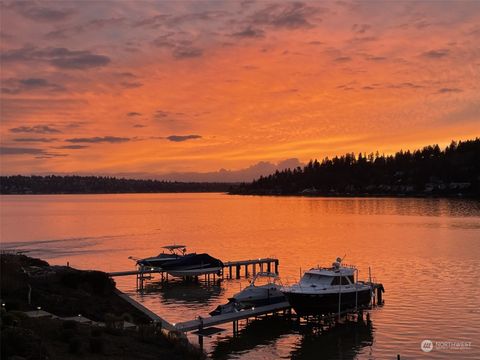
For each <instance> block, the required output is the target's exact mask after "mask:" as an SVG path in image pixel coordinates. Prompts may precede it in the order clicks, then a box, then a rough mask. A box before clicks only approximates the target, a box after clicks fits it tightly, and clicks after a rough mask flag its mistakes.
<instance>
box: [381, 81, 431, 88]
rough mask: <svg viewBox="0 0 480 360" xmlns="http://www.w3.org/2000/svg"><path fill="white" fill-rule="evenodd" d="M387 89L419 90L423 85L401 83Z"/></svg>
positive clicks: (391, 85)
mask: <svg viewBox="0 0 480 360" xmlns="http://www.w3.org/2000/svg"><path fill="white" fill-rule="evenodd" d="M387 87H389V88H392V89H420V88H423V85H419V84H415V83H412V82H403V83H399V84H390V85H388V86H387Z"/></svg>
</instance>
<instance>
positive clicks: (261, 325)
mask: <svg viewBox="0 0 480 360" xmlns="http://www.w3.org/2000/svg"><path fill="white" fill-rule="evenodd" d="M291 331H292V321H291V320H289V319H287V318H284V317H280V316H271V317H264V318H260V319H257V320H253V321H250V322H249V323H248V324H247V325H246V326H245V327H244V328H243V329H241V330H240V331H239V333H238V334H237V335H236V336H233V335H232V336H227V337H220V338H219V339H218V341H217V342H216V343H215V345H214V347H213V349H212V352H211V353H210V354H209V355H210V356H211V358H212V359H218V360H220V359H229V358H231V357H232V355H234V354H238V353H244V352H247V351H249V350H252V349H254V348H255V347H258V346H265V345H268V344H272V343H274V342H275V341H276V340H277V339H278V338H280V337H281V336H282V335H286V334H288V333H290V332H291Z"/></svg>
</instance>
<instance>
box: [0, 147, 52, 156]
mask: <svg viewBox="0 0 480 360" xmlns="http://www.w3.org/2000/svg"><path fill="white" fill-rule="evenodd" d="M38 154H44V150H43V149H37V148H17V147H0V155H38Z"/></svg>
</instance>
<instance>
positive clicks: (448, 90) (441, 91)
mask: <svg viewBox="0 0 480 360" xmlns="http://www.w3.org/2000/svg"><path fill="white" fill-rule="evenodd" d="M437 92H438V93H439V94H447V93H459V92H463V90H462V89H459V88H441V89H438V91H437Z"/></svg>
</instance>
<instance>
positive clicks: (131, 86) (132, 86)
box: [120, 81, 143, 89]
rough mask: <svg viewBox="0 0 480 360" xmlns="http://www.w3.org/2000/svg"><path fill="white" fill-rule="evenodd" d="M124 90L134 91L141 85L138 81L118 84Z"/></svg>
mask: <svg viewBox="0 0 480 360" xmlns="http://www.w3.org/2000/svg"><path fill="white" fill-rule="evenodd" d="M120 85H122V86H123V87H124V88H127V89H135V88H139V87H142V86H143V83H141V82H138V81H123V82H121V83H120Z"/></svg>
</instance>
